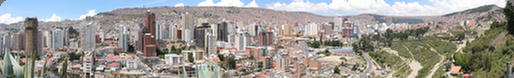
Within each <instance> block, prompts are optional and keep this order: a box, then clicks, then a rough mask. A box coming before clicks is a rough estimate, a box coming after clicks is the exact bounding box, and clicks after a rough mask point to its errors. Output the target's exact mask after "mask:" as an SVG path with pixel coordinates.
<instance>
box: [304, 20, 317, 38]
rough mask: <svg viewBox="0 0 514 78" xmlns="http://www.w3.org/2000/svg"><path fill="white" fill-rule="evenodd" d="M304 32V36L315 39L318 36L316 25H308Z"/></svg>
mask: <svg viewBox="0 0 514 78" xmlns="http://www.w3.org/2000/svg"><path fill="white" fill-rule="evenodd" d="M304 30H305V32H304V36H311V37H315V36H317V35H318V24H316V23H309V24H308V25H307V26H305V29H304Z"/></svg>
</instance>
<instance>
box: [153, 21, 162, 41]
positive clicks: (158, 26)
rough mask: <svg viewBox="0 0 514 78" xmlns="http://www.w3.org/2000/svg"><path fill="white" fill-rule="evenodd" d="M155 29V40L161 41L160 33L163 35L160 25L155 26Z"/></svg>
mask: <svg viewBox="0 0 514 78" xmlns="http://www.w3.org/2000/svg"><path fill="white" fill-rule="evenodd" d="M155 29H156V31H155V35H156V39H157V40H161V39H162V33H163V32H162V31H161V29H162V25H161V24H157V26H155Z"/></svg>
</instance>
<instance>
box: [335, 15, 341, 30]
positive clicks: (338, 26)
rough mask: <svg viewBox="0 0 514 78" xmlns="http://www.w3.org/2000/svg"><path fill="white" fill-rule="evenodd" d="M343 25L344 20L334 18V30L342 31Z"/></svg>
mask: <svg viewBox="0 0 514 78" xmlns="http://www.w3.org/2000/svg"><path fill="white" fill-rule="evenodd" d="M342 25H343V18H340V17H335V18H334V29H333V30H341V29H342Z"/></svg>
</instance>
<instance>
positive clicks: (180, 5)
mask: <svg viewBox="0 0 514 78" xmlns="http://www.w3.org/2000/svg"><path fill="white" fill-rule="evenodd" d="M183 6H184V3H178V4H175V7H183Z"/></svg>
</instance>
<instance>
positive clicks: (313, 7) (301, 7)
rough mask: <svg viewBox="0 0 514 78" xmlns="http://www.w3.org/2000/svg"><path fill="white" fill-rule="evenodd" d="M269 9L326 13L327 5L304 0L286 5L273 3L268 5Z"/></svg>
mask: <svg viewBox="0 0 514 78" xmlns="http://www.w3.org/2000/svg"><path fill="white" fill-rule="evenodd" d="M268 8H270V9H278V10H288V11H307V12H316V11H328V10H329V8H328V4H327V3H325V2H322V3H311V2H309V1H304V0H294V1H293V2H291V3H289V4H286V3H279V2H277V3H273V5H268Z"/></svg>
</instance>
